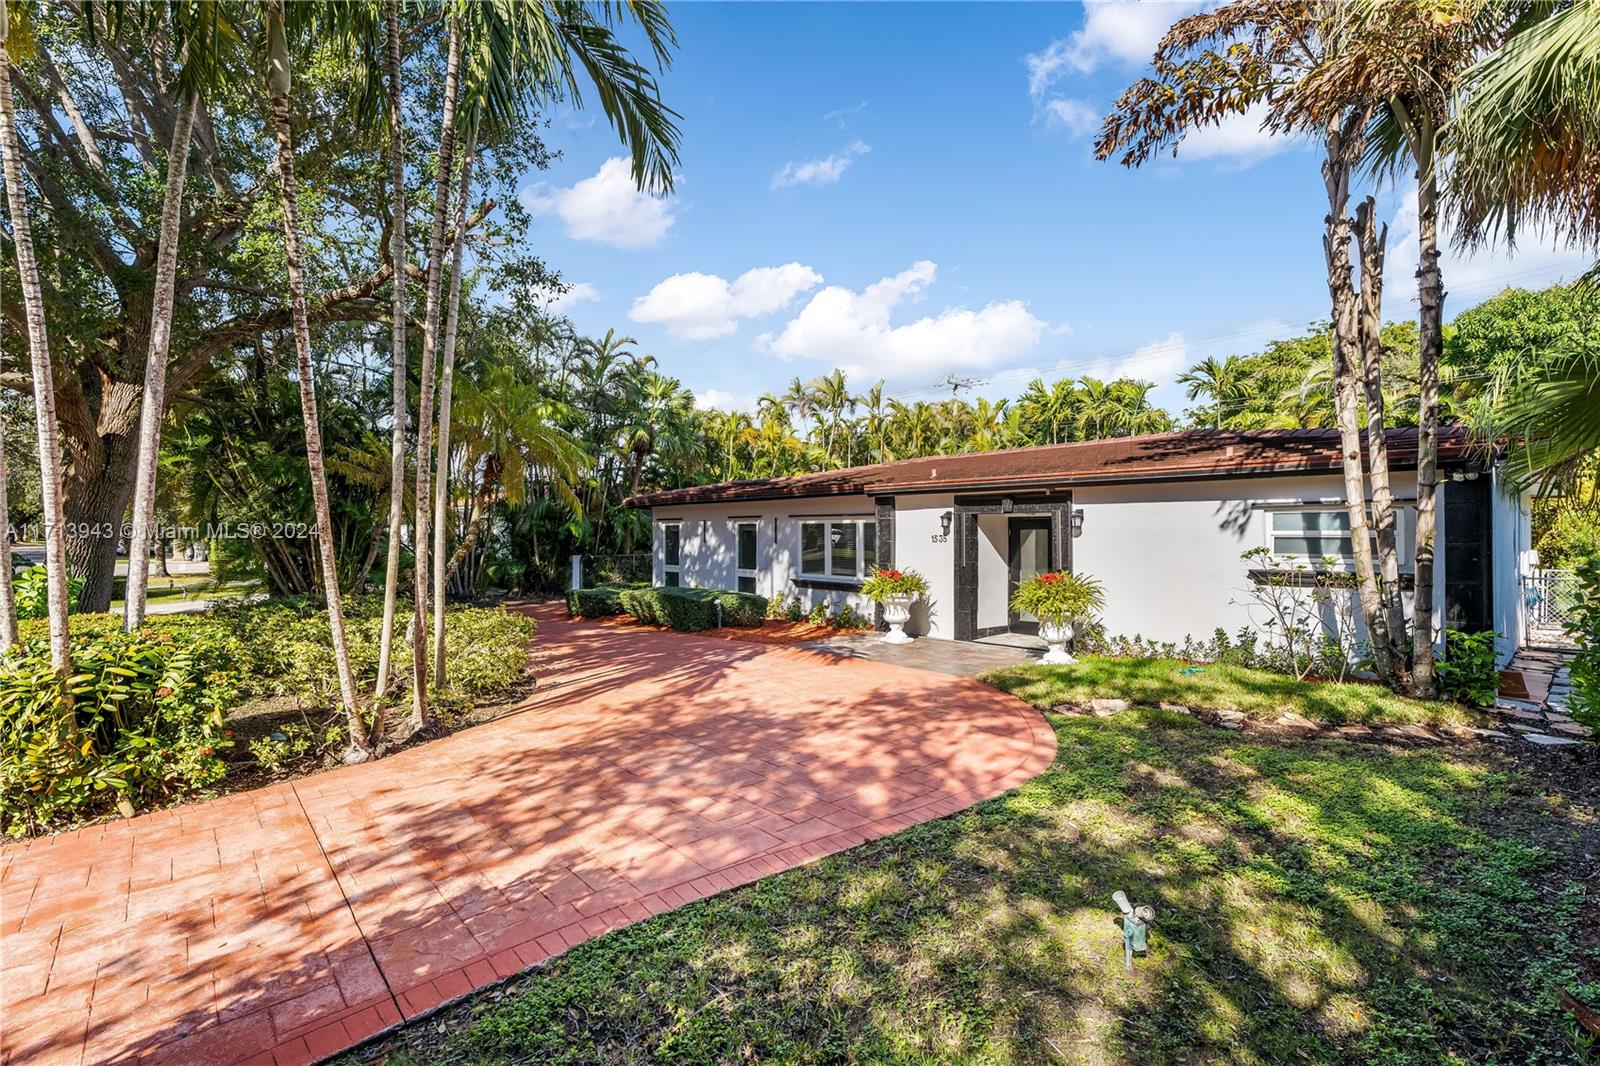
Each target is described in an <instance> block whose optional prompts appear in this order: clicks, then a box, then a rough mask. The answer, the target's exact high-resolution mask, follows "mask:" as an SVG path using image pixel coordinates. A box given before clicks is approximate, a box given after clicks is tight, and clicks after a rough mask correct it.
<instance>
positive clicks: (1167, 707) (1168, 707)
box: [1156, 700, 1189, 714]
mask: <svg viewBox="0 0 1600 1066" xmlns="http://www.w3.org/2000/svg"><path fill="white" fill-rule="evenodd" d="M1156 706H1158V707H1160V708H1161V709H1162V710H1163V711H1170V712H1172V713H1173V714H1188V713H1189V708H1187V707H1185V706H1184V705H1183V704H1181V703H1168V702H1167V701H1166V700H1162V701H1161V702H1160V703H1158V704H1157V705H1156Z"/></svg>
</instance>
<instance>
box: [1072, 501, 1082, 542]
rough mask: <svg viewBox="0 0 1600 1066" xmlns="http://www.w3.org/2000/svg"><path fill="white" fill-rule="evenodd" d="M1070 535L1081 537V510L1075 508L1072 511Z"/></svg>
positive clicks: (1080, 508)
mask: <svg viewBox="0 0 1600 1066" xmlns="http://www.w3.org/2000/svg"><path fill="white" fill-rule="evenodd" d="M1072 535H1073V536H1074V537H1081V536H1083V508H1082V507H1075V508H1073V510H1072Z"/></svg>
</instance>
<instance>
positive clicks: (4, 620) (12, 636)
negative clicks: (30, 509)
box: [0, 408, 17, 648]
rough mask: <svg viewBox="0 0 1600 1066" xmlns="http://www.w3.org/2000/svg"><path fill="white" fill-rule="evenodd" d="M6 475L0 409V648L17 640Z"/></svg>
mask: <svg viewBox="0 0 1600 1066" xmlns="http://www.w3.org/2000/svg"><path fill="white" fill-rule="evenodd" d="M10 477H11V471H10V470H9V468H7V466H6V415H5V410H4V409H3V408H0V648H9V647H11V645H13V644H15V643H16V642H17V597H16V590H15V589H14V588H13V587H12V584H11V505H10V501H9V500H8V499H7V498H6V496H7V494H6V485H7V483H8V482H9V481H10Z"/></svg>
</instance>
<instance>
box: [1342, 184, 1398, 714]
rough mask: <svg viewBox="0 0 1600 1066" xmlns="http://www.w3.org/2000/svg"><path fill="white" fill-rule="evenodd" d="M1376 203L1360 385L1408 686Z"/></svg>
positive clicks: (1364, 241)
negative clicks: (1386, 395)
mask: <svg viewBox="0 0 1600 1066" xmlns="http://www.w3.org/2000/svg"><path fill="white" fill-rule="evenodd" d="M1376 207H1377V204H1376V202H1375V201H1374V200H1373V198H1372V197H1370V196H1369V197H1367V198H1366V199H1365V200H1364V201H1362V203H1361V204H1360V206H1358V207H1357V208H1356V221H1355V236H1356V245H1357V247H1358V248H1359V249H1360V253H1361V315H1360V326H1359V333H1360V339H1361V384H1362V389H1363V392H1364V394H1365V398H1366V403H1367V479H1368V481H1369V482H1370V484H1371V485H1372V522H1373V528H1374V532H1375V533H1376V538H1377V544H1378V576H1379V583H1378V599H1379V602H1380V603H1381V604H1382V605H1383V613H1384V619H1385V624H1386V625H1387V626H1388V628H1389V659H1390V661H1391V662H1392V663H1393V664H1394V673H1395V681H1396V682H1397V683H1400V684H1406V683H1408V680H1409V679H1408V675H1409V670H1408V669H1407V662H1406V660H1407V655H1406V647H1405V633H1406V614H1405V602H1404V600H1403V598H1402V597H1401V590H1400V536H1399V531H1398V528H1397V526H1398V523H1397V521H1396V516H1395V508H1394V490H1393V487H1392V486H1391V484H1390V480H1389V442H1388V438H1387V437H1386V436H1385V434H1384V430H1385V428H1386V426H1385V419H1384V404H1383V251H1384V246H1385V242H1386V241H1387V240H1388V236H1389V227H1388V226H1379V225H1377V224H1375V221H1374V219H1373V212H1374V210H1375V209H1376Z"/></svg>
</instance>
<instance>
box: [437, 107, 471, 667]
mask: <svg viewBox="0 0 1600 1066" xmlns="http://www.w3.org/2000/svg"><path fill="white" fill-rule="evenodd" d="M475 146H476V142H475V138H474V137H473V136H471V135H469V136H468V137H467V145H466V148H465V149H464V150H463V151H462V153H461V186H460V188H459V189H458V190H457V192H456V228H455V240H454V241H453V242H452V245H453V247H452V248H451V251H450V301H449V307H448V309H447V310H446V312H445V319H444V352H443V366H442V367H441V369H440V371H439V447H438V462H437V464H436V465H437V466H438V469H439V483H438V485H437V486H435V491H434V497H433V558H434V564H435V565H434V568H433V679H434V684H436V685H441V686H442V685H444V684H445V662H444V600H445V579H446V578H447V577H448V575H447V574H446V573H445V567H444V566H443V565H442V564H441V563H440V562H439V560H441V559H443V558H444V557H445V551H446V548H447V547H448V545H447V543H446V539H445V538H446V535H447V534H448V533H449V529H448V527H447V526H446V523H445V520H446V518H447V517H448V516H449V513H450V402H451V400H452V398H453V394H454V392H455V368H456V325H457V320H458V318H459V316H460V311H461V259H462V254H463V252H464V251H465V249H466V246H467V197H468V196H470V195H471V193H472V152H473V149H474V147H475Z"/></svg>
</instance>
